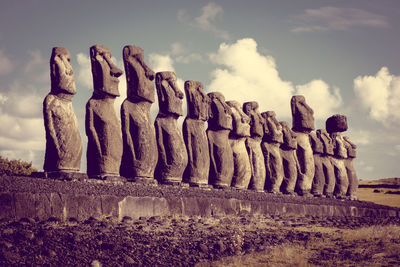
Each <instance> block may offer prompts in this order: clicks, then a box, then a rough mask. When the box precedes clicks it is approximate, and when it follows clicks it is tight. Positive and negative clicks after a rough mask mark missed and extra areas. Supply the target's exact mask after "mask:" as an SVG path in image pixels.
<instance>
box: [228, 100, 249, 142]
mask: <svg viewBox="0 0 400 267" xmlns="http://www.w3.org/2000/svg"><path fill="white" fill-rule="evenodd" d="M226 104H228V106H229V107H230V108H231V111H232V119H233V120H232V126H233V127H232V128H233V130H232V132H231V133H232V134H234V135H237V136H250V124H249V123H250V117H249V116H247V115H246V114H245V113H244V112H243V111H242V109H241V106H240V103H239V102H237V101H227V102H226Z"/></svg>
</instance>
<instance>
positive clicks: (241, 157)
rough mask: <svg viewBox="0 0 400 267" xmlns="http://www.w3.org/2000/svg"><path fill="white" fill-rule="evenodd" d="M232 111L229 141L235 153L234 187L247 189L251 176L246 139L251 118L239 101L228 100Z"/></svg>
mask: <svg viewBox="0 0 400 267" xmlns="http://www.w3.org/2000/svg"><path fill="white" fill-rule="evenodd" d="M226 104H227V105H228V106H229V107H230V108H231V111H232V131H231V132H230V133H229V143H230V145H231V148H232V153H233V165H234V172H233V177H232V187H234V188H237V189H247V188H248V187H249V183H250V178H251V167H250V159H249V154H248V153H247V149H246V144H245V141H246V139H247V137H249V136H250V124H249V123H250V118H249V116H247V115H246V114H245V113H244V112H243V110H242V106H241V105H240V103H239V102H237V101H227V102H226Z"/></svg>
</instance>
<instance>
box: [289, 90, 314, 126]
mask: <svg viewBox="0 0 400 267" xmlns="http://www.w3.org/2000/svg"><path fill="white" fill-rule="evenodd" d="M290 105H291V109H292V119H293V122H292V128H293V130H294V131H296V132H305V133H308V132H311V131H312V130H314V127H315V126H314V111H313V110H312V108H311V107H310V106H308V105H307V103H306V99H305V98H304V96H302V95H295V96H293V97H292V100H291V101H290Z"/></svg>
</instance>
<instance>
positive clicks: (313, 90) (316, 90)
mask: <svg viewBox="0 0 400 267" xmlns="http://www.w3.org/2000/svg"><path fill="white" fill-rule="evenodd" d="M296 89H297V90H296V94H299V95H304V96H305V98H306V100H307V104H308V105H309V106H310V107H312V108H313V110H314V117H315V118H316V119H321V120H326V119H327V118H328V117H329V116H332V115H333V112H334V111H335V110H338V108H339V107H340V106H341V105H342V97H341V96H340V91H339V88H337V87H334V88H333V92H331V90H330V88H329V85H328V84H327V83H326V82H324V81H322V80H312V81H311V82H309V83H307V84H304V85H297V86H296ZM321 103H323V105H321Z"/></svg>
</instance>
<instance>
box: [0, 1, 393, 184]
mask: <svg viewBox="0 0 400 267" xmlns="http://www.w3.org/2000/svg"><path fill="white" fill-rule="evenodd" d="M398 14H400V2H399V1H396V0H380V1H375V0H371V1H363V0H358V1H353V0H343V1H339V0H337V1H315V0H313V1H311V0H310V1H306V0H299V1H285V0H283V1H282V0H280V1H278V0H277V1H251V0H249V1H235V0H232V1H214V2H210V1H162V0H159V1H156V0H153V1H112V2H111V1H100V0H99V1H90V0H86V1H82V0H81V1H63V2H62V1H45V0H43V1H42V0H31V1H8V0H2V1H1V2H0V125H1V126H0V155H3V156H6V157H9V158H21V159H23V160H27V161H32V162H33V164H34V166H35V167H37V168H38V169H42V165H43V158H44V147H45V138H44V127H43V120H42V101H43V99H44V97H45V96H46V94H47V93H48V92H49V90H50V74H49V59H50V54H51V49H52V47H54V46H63V47H65V48H67V49H68V50H69V51H70V52H71V64H72V67H73V69H74V74H75V81H76V87H77V90H78V93H77V94H76V96H75V97H74V99H73V105H74V108H75V113H76V115H77V117H78V121H79V127H80V131H81V136H82V140H83V147H84V149H86V136H85V132H84V112H85V103H86V102H87V100H88V99H89V98H90V96H91V94H92V90H93V87H92V77H91V71H90V62H89V58H88V53H89V47H90V46H92V45H94V44H104V45H106V46H108V47H109V48H110V50H111V53H112V55H113V57H114V60H115V62H116V63H117V64H118V65H119V66H120V67H121V68H122V69H123V64H122V48H123V47H124V46H125V45H137V46H140V47H142V48H143V49H144V51H145V59H146V62H148V64H149V66H151V67H152V68H153V70H155V71H163V70H173V71H175V72H176V74H177V77H178V78H179V84H180V85H181V86H182V83H183V81H185V80H198V81H201V82H203V84H204V87H205V89H206V91H207V92H210V91H220V92H222V93H223V94H224V95H225V98H226V99H227V100H238V101H240V102H243V101H251V100H256V101H258V102H259V103H260V110H261V111H267V110H274V111H275V112H276V114H277V117H278V119H279V120H286V121H289V122H290V123H291V116H290V97H291V96H292V95H294V94H303V95H305V96H306V99H307V102H308V103H309V105H310V106H311V107H312V108H313V109H314V112H315V117H316V127H317V128H323V127H324V123H325V119H326V118H327V117H329V116H331V115H333V114H336V113H340V114H345V115H347V117H348V122H349V130H348V131H347V132H345V133H344V135H348V136H349V137H350V138H351V139H352V140H353V141H354V142H355V143H356V144H357V145H358V150H357V152H358V158H357V159H356V161H355V165H356V169H357V172H358V176H359V178H361V179H375V178H383V177H399V175H400V166H399V158H400V138H399V134H400V108H399V105H400V54H399V53H398V48H399V47H400V19H399V16H398ZM181 89H182V90H183V87H182V88H181ZM120 91H121V95H122V96H121V97H120V98H119V99H118V100H117V101H116V109H119V105H120V104H121V102H122V101H123V99H124V96H125V95H126V82H125V76H122V77H121V78H120ZM157 110H158V107H157V103H155V104H154V105H153V107H152V115H153V116H155V115H156V114H157ZM182 120H183V118H181V119H180V121H182ZM84 158H85V154H84V155H83V159H82V166H81V169H82V171H85V169H86V167H85V159H84Z"/></svg>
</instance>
